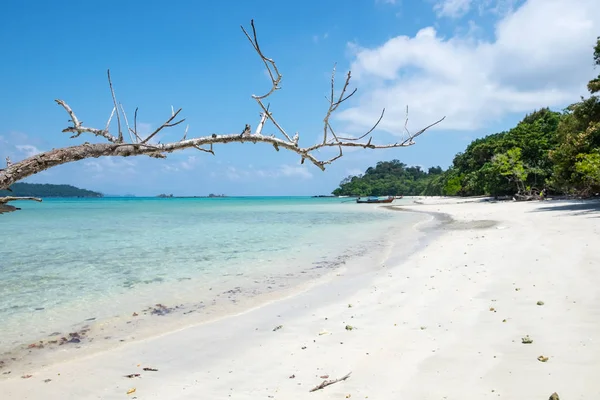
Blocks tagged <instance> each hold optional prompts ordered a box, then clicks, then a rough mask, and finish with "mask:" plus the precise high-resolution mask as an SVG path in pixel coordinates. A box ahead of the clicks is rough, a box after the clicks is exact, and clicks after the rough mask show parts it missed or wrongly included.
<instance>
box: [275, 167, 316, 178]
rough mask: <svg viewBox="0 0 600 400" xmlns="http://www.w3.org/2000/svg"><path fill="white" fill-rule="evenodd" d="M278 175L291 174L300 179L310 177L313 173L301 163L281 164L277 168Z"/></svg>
mask: <svg viewBox="0 0 600 400" xmlns="http://www.w3.org/2000/svg"><path fill="white" fill-rule="evenodd" d="M279 176H288V177H290V176H293V177H299V178H302V179H310V178H312V176H313V175H312V173H311V172H310V171H309V170H308V169H307V168H306V167H303V166H301V165H294V166H291V165H282V166H281V168H280V169H279Z"/></svg>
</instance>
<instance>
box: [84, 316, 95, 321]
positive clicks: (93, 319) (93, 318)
mask: <svg viewBox="0 0 600 400" xmlns="http://www.w3.org/2000/svg"><path fill="white" fill-rule="evenodd" d="M95 320H96V317H92V318H88V319H86V321H95Z"/></svg>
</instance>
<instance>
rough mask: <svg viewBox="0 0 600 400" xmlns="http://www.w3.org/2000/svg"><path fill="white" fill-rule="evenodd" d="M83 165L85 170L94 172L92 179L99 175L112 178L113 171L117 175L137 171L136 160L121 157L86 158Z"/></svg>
mask: <svg viewBox="0 0 600 400" xmlns="http://www.w3.org/2000/svg"><path fill="white" fill-rule="evenodd" d="M83 165H84V167H85V169H86V170H87V171H89V172H94V173H95V175H94V176H93V178H94V179H98V178H100V177H106V178H107V179H114V178H115V176H114V174H115V173H118V174H119V176H123V175H134V174H136V173H137V169H136V166H137V161H136V160H133V159H127V158H122V157H101V158H97V159H95V160H86V161H85V162H84V163H83Z"/></svg>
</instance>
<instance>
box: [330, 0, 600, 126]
mask: <svg viewBox="0 0 600 400" xmlns="http://www.w3.org/2000/svg"><path fill="white" fill-rule="evenodd" d="M598 32H600V1H597V0H578V1H572V0H528V1H527V2H525V3H524V4H523V5H522V6H521V7H519V8H518V9H517V10H515V11H513V12H511V13H509V14H507V15H506V16H504V17H502V18H501V19H500V20H499V21H498V22H497V24H496V26H495V31H494V39H493V40H491V41H483V40H476V39H474V38H473V37H472V36H469V35H467V36H465V35H462V36H461V35H456V36H453V37H450V38H443V37H440V36H439V35H438V34H437V32H436V30H435V29H434V28H432V27H427V28H424V29H422V30H420V31H419V32H418V33H417V34H416V35H415V36H414V37H408V36H398V37H395V38H392V39H390V40H388V41H387V42H385V43H384V44H383V45H381V46H379V47H376V48H372V49H369V48H361V47H359V46H357V45H356V44H350V45H349V47H350V48H351V49H352V50H353V51H354V56H353V57H354V59H353V62H352V66H351V69H352V72H353V75H354V77H355V80H356V82H355V83H356V84H357V86H358V87H359V88H360V89H361V90H359V97H358V98H357V99H355V103H354V104H353V106H352V107H350V108H348V109H346V110H344V111H342V112H340V113H339V114H338V116H337V119H338V120H340V121H343V122H346V124H347V125H346V126H345V128H346V129H347V130H353V131H356V132H358V131H360V130H364V129H368V128H369V127H370V125H372V124H373V121H376V120H377V118H378V116H379V113H380V112H381V108H383V107H385V108H386V115H385V118H384V119H383V121H382V123H381V124H380V126H379V127H380V128H381V129H382V130H385V131H388V132H391V133H401V132H402V129H403V125H404V120H405V107H406V105H407V104H408V105H410V115H409V117H410V121H409V128H410V127H413V130H416V129H418V128H421V127H423V126H425V125H427V124H429V123H431V122H433V121H435V120H437V119H438V118H440V117H441V116H444V115H446V116H447V118H446V121H444V122H443V123H442V125H441V126H440V127H439V128H440V129H442V128H443V129H450V130H472V129H477V128H480V127H482V126H484V125H485V124H486V123H489V122H492V121H498V120H500V119H501V118H502V117H504V116H505V115H507V114H508V113H525V112H529V111H531V110H533V109H535V108H540V107H545V106H550V107H562V106H564V105H566V104H568V103H570V102H574V101H577V99H578V96H579V95H581V94H585V93H586V91H585V85H586V83H587V81H588V80H589V79H591V78H592V76H593V71H592V68H593V67H592V52H593V50H592V49H593V45H594V43H595V40H596V36H597V35H598Z"/></svg>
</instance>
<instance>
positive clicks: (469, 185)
mask: <svg viewBox="0 0 600 400" xmlns="http://www.w3.org/2000/svg"><path fill="white" fill-rule="evenodd" d="M560 118H561V114H560V113H558V112H554V111H551V110H549V109H548V108H543V109H541V110H538V111H535V112H534V113H532V114H529V115H527V116H525V118H524V119H523V120H522V121H521V122H519V123H518V124H517V126H516V127H514V128H512V129H510V130H509V131H507V132H501V133H496V134H493V135H490V136H486V137H484V138H481V139H476V140H474V141H473V142H472V143H471V144H470V145H469V146H467V149H466V150H465V151H464V152H463V153H459V154H458V155H457V156H456V157H455V158H454V161H453V165H452V168H451V170H453V177H452V183H453V186H454V187H453V190H447V192H448V193H451V192H455V191H456V186H457V185H458V184H459V185H460V189H458V191H456V194H461V195H465V196H474V195H482V194H491V195H507V194H514V193H517V192H518V191H519V188H518V187H517V181H515V180H509V179H506V177H504V176H503V175H501V174H500V173H499V172H498V168H497V167H498V165H497V164H496V165H495V164H494V157H495V156H497V155H499V154H506V153H507V152H508V151H510V150H511V149H515V148H519V149H520V159H521V161H522V163H523V167H524V168H525V169H526V170H527V172H528V174H527V177H526V179H524V182H523V183H524V187H531V188H538V189H541V186H544V184H545V181H546V179H547V178H548V177H549V176H550V175H551V174H552V168H553V165H552V161H551V160H550V156H549V151H550V150H551V149H552V148H554V147H555V145H556V140H555V132H556V129H557V127H558V125H559V122H560Z"/></svg>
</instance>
